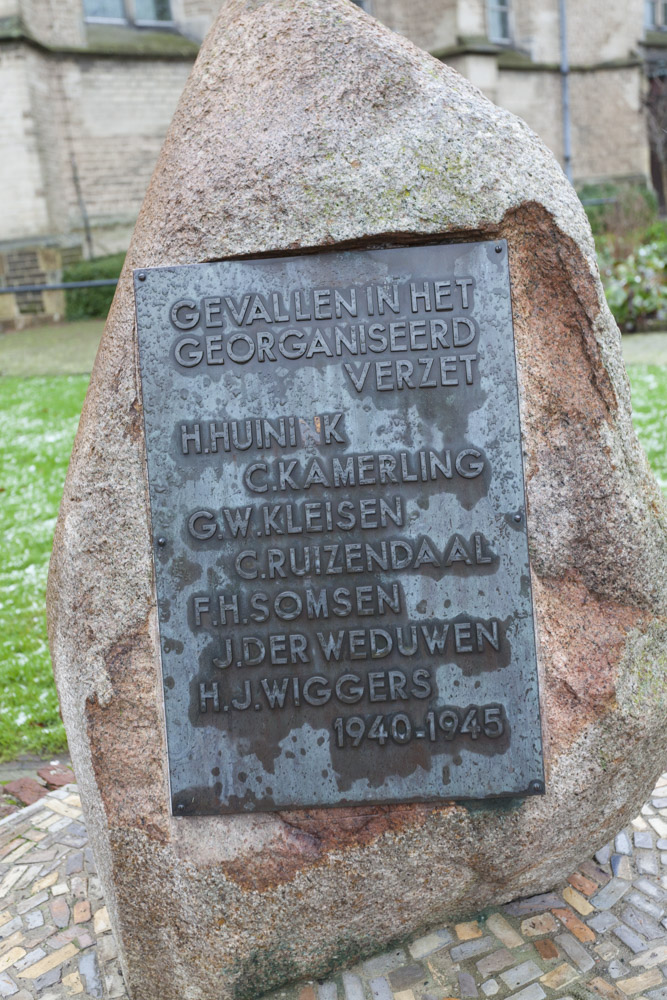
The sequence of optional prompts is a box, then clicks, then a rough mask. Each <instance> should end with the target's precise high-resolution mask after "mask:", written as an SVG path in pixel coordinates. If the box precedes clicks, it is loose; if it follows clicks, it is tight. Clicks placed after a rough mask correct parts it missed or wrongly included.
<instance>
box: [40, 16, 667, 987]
mask: <svg viewBox="0 0 667 1000" xmlns="http://www.w3.org/2000/svg"><path fill="white" fill-rule="evenodd" d="M665 523H666V522H665V507H664V503H663V501H662V498H661V496H660V493H659V490H658V488H657V486H656V484H655V482H654V480H653V478H652V476H651V474H650V471H649V469H648V466H647V463H646V460H645V457H644V455H643V453H642V452H641V449H640V448H639V445H638V444H637V441H636V439H635V437H634V433H633V430H632V425H631V419H630V403H629V391H628V386H627V381H626V378H625V373H624V371H623V366H622V361H621V355H620V338H619V335H618V330H617V328H616V326H615V324H614V322H613V320H612V318H611V316H610V314H609V311H608V309H607V307H606V304H605V301H604V296H603V293H602V290H601V286H600V282H599V278H598V274H597V270H596V264H595V256H594V248H593V243H592V238H591V235H590V230H589V228H588V225H587V222H586V218H585V215H584V213H583V210H582V209H581V206H580V204H579V202H578V200H577V198H576V195H575V193H574V191H573V190H572V188H571V187H570V186H569V184H568V183H567V181H566V180H565V178H564V177H563V175H562V172H561V170H560V168H559V167H558V165H557V163H556V162H555V161H554V159H553V157H552V156H551V154H550V153H549V152H548V151H547V150H546V149H545V147H544V146H543V145H542V143H541V142H540V140H539V139H538V138H537V137H536V136H535V135H534V134H533V133H532V132H530V130H529V129H528V128H527V126H525V125H524V124H523V123H522V122H520V121H519V120H518V119H516V118H514V117H512V116H511V115H509V114H508V113H507V112H504V111H502V110H500V109H498V108H496V107H495V106H493V105H492V104H490V103H489V102H488V101H487V100H486V99H485V98H483V97H482V96H481V95H480V94H479V92H478V91H476V90H475V89H474V88H473V87H472V86H471V85H470V84H468V83H467V82H466V81H465V80H463V79H462V78H461V77H459V76H458V75H457V74H456V73H455V72H454V71H453V70H451V69H449V68H448V67H446V66H444V65H442V64H440V63H438V62H437V61H436V60H434V59H433V58H431V57H430V56H428V55H426V54H425V53H423V52H421V51H420V50H418V49H416V48H415V47H414V46H412V45H411V44H410V43H409V42H407V41H406V40H404V39H402V38H400V37H398V36H396V35H394V34H392V33H391V32H390V31H388V30H387V29H386V28H384V27H382V26H381V25H380V24H378V23H377V22H375V21H373V20H372V19H371V18H370V17H368V16H367V15H366V14H364V13H363V12H362V11H360V10H359V9H358V8H357V7H356V6H354V5H353V4H351V3H350V2H349V0H229V2H226V3H225V4H223V8H222V11H221V13H220V16H219V18H218V20H217V22H216V24H215V25H214V27H213V29H212V30H211V33H210V35H209V37H208V39H207V40H206V41H205V43H204V45H203V47H202V50H201V52H200V55H199V58H198V60H197V63H196V65H195V67H194V69H193V72H192V75H191V78H190V81H189V83H188V85H187V87H186V90H185V93H184V95H183V98H182V100H181V103H180V105H179V108H178V110H177V112H176V115H175V118H174V122H173V124H172V126H171V129H170V132H169V134H168V137H167V140H166V142H165V146H164V149H163V151H162V154H161V157H160V160H159V163H158V166H157V169H156V172H155V175H154V177H153V180H152V183H151V186H150V189H149V191H148V194H147V196H146V201H145V203H144V207H143V209H142V212H141V215H140V217H139V221H138V224H137V228H136V231H135V235H134V238H133V241H132V245H131V247H130V250H129V253H128V257H127V262H126V266H125V270H124V272H123V275H122V277H121V281H120V283H119V288H118V291H117V294H116V297H115V299H114V304H113V306H112V310H111V313H110V316H109V320H108V324H107V329H106V331H105V335H104V338H103V341H102V345H101V348H100V353H99V356H98V359H97V362H96V365H95V369H94V372H93V376H92V379H91V385H90V390H89V393H88V397H87V400H86V404H85V407H84V412H83V415H82V419H81V425H80V429H79V433H78V436H77V440H76V444H75V448H74V453H73V457H72V462H71V465H70V470H69V473H68V478H67V483H66V487H65V495H64V499H63V505H62V509H61V513H60V518H59V521H58V527H57V532H56V542H55V547H54V554H53V559H52V565H51V573H50V579H49V595H48V603H49V621H50V641H51V649H52V655H53V662H54V669H55V673H56V679H57V683H58V689H59V694H60V698H61V705H62V711H63V718H64V720H65V724H66V727H67V732H68V738H69V743H70V750H71V754H72V759H73V762H74V766H75V770H76V774H77V780H78V782H79V786H80V789H81V793H82V799H83V803H84V808H85V811H86V819H87V825H88V829H89V832H90V836H91V840H92V842H93V844H94V847H95V851H96V858H97V864H98V868H99V872H100V877H101V880H102V884H103V886H104V891H105V895H106V901H107V905H108V909H109V914H110V917H111V920H112V923H113V926H114V930H115V932H116V935H117V938H118V942H119V947H120V954H121V960H122V963H123V969H124V972H125V976H126V981H127V984H128V988H129V990H130V992H131V995H132V997H133V998H136V1000H149V998H150V1000H153V998H158V997H159V998H160V1000H176V998H178V1000H181V998H186V1000H210V998H211V997H213V996H215V997H220V998H228V997H229V998H232V997H235V998H239V997H256V996H259V995H260V994H261V993H262V992H263V991H265V990H269V989H271V988H275V987H277V986H279V985H281V984H283V983H286V982H289V981H290V980H294V979H297V978H299V977H301V976H305V975H311V976H318V977H319V976H323V975H325V974H327V973H328V972H329V971H330V970H332V969H334V968H335V967H336V966H337V965H340V964H341V963H342V962H349V961H352V960H354V959H356V958H357V957H361V956H364V955H369V954H371V953H372V952H373V951H374V950H376V949H378V948H380V947H382V946H383V945H384V944H386V943H387V942H388V941H392V940H396V939H397V938H400V937H403V936H407V935H408V934H410V933H412V932H414V931H415V930H418V929H421V928H427V927H428V926H429V924H435V923H436V922H437V921H440V920H442V919H444V918H452V917H461V918H465V917H466V916H470V915H471V914H473V913H474V912H475V911H477V910H479V909H482V908H483V907H485V906H488V905H491V904H494V903H499V902H505V901H509V900H512V899H515V898H517V897H520V896H523V895H528V894H534V893H539V892H546V891H548V890H549V889H550V888H552V886H553V885H554V883H555V882H556V881H557V880H558V879H560V878H562V877H563V876H565V875H567V874H568V873H569V872H570V871H571V869H572V867H573V866H574V865H575V864H576V863H577V862H578V861H579V860H581V858H582V857H584V856H587V855H588V854H589V853H590V852H592V851H594V850H597V849H599V848H600V847H601V846H602V845H603V844H604V843H606V842H608V841H609V839H610V837H611V836H613V835H614V834H615V833H616V832H617V831H618V829H620V828H621V827H622V826H623V824H624V823H625V822H626V821H627V820H628V819H629V818H631V817H632V816H633V815H634V814H635V811H636V810H637V809H638V808H639V807H640V806H641V804H642V803H643V802H644V800H645V797H646V795H647V793H648V791H649V789H650V788H651V787H652V786H653V783H654V780H655V777H656V775H657V774H658V773H659V772H660V771H661V770H662V767H663V757H662V755H663V754H664V751H665V747H666V745H667V734H666V732H665V714H666V713H665V709H666V705H665V685H664V668H665V639H666V634H665V633H666V628H665V615H666V613H667V579H666V571H665V567H666V565H667V535H666V533H665ZM540 710H541V711H540Z"/></svg>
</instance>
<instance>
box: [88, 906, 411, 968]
mask: <svg viewBox="0 0 667 1000" xmlns="http://www.w3.org/2000/svg"><path fill="white" fill-rule="evenodd" d="M97 913H100V910H98V911H97ZM97 913H96V914H95V916H96V917H97ZM101 923H102V921H100V924H101ZM107 923H108V920H107ZM106 930H111V927H110V925H108V926H107V927H106ZM95 933H96V934H100V933H102V932H101V931H99V930H98V929H97V924H95ZM407 961H408V956H407V955H406V953H405V952H404V951H403V949H402V948H395V949H394V950H393V951H390V952H388V953H387V954H385V955H378V956H377V957H376V958H369V959H368V961H366V962H364V964H363V969H364V973H365V975H367V976H384V975H386V973H387V972H393V970H394V969H399V968H400V967H401V966H402V965H406V964H407Z"/></svg>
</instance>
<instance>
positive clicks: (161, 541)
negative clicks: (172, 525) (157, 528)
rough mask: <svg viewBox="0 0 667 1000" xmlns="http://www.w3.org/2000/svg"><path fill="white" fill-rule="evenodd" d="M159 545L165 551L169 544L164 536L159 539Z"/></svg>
mask: <svg viewBox="0 0 667 1000" xmlns="http://www.w3.org/2000/svg"><path fill="white" fill-rule="evenodd" d="M157 543H158V545H159V546H160V548H161V549H163V548H164V547H165V545H166V544H167V539H166V538H163V537H162V536H160V537H159V538H158V540H157Z"/></svg>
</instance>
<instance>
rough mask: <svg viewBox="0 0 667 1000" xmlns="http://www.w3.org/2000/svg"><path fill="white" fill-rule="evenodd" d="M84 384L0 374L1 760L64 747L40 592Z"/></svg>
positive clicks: (78, 379) (76, 379)
mask: <svg viewBox="0 0 667 1000" xmlns="http://www.w3.org/2000/svg"><path fill="white" fill-rule="evenodd" d="M87 385H88V376H87V375H60V376H51V377H34V378H19V377H4V378H0V437H1V439H2V463H1V465H0V689H1V690H2V692H3V694H2V699H1V700H0V760H10V759H12V758H13V757H15V756H16V755H17V754H18V753H28V752H31V753H40V754H41V753H43V754H47V753H55V752H56V751H58V750H62V749H64V748H65V747H66V741H65V732H64V730H63V727H62V723H61V722H60V716H59V714H58V698H57V697H56V692H55V687H54V684H53V677H52V675H51V660H50V657H49V651H48V648H47V645H46V621H45V617H44V593H45V590H46V574H47V571H48V566H49V555H50V552H51V542H52V539H53V529H54V527H55V523H56V515H57V513H58V505H59V503H60V496H61V493H62V487H63V482H64V479H65V472H66V471H67V463H68V461H69V456H70V452H71V450H72V442H73V441H74V435H75V433H76V428H77V425H78V422H79V413H80V412H81V406H82V404H83V399H84V396H85V394H86V387H87Z"/></svg>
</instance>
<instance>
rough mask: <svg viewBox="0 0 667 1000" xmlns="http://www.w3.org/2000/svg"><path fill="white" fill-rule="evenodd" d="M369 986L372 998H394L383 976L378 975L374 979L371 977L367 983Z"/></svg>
mask: <svg viewBox="0 0 667 1000" xmlns="http://www.w3.org/2000/svg"><path fill="white" fill-rule="evenodd" d="M368 985H369V986H370V988H371V995H372V997H373V1000H394V994H393V992H392V989H391V986H390V985H389V983H388V982H387V980H386V979H385V978H384V976H379V977H377V978H376V979H371V981H370V983H369V984H368Z"/></svg>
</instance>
